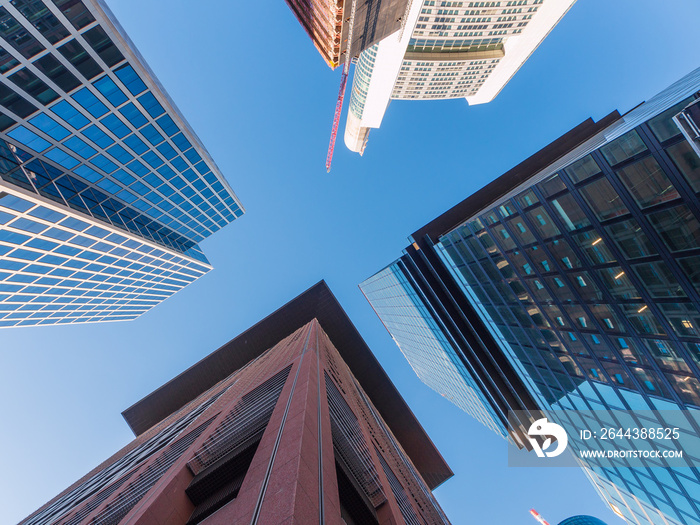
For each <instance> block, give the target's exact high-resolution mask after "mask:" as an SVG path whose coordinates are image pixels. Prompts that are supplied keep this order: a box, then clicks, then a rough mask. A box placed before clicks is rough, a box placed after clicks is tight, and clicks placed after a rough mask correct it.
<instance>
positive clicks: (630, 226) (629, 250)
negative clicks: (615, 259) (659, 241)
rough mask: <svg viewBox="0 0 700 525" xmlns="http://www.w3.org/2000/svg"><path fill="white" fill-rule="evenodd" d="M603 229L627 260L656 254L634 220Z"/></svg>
mask: <svg viewBox="0 0 700 525" xmlns="http://www.w3.org/2000/svg"><path fill="white" fill-rule="evenodd" d="M605 229H606V230H607V232H608V234H609V235H610V237H612V239H613V241H614V242H615V244H616V245H617V247H618V248H619V249H620V250H621V251H622V252H623V254H624V255H625V257H627V258H628V259H635V258H637V257H645V256H647V255H655V254H656V253H657V251H656V248H654V246H653V245H652V244H651V241H650V240H649V238H648V237H647V236H646V234H645V233H644V232H643V231H642V229H641V227H640V226H639V224H638V223H637V221H636V220H634V219H629V220H626V221H623V222H618V223H616V224H612V225H610V226H606V227H605Z"/></svg>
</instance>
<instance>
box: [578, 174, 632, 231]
mask: <svg viewBox="0 0 700 525" xmlns="http://www.w3.org/2000/svg"><path fill="white" fill-rule="evenodd" d="M579 191H580V193H581V195H582V196H583V198H584V199H585V200H586V202H587V203H588V205H589V206H590V207H591V209H592V210H593V212H594V213H595V214H596V216H597V217H598V220H601V221H605V220H608V219H612V218H614V217H619V216H620V215H625V214H626V213H629V210H628V209H627V207H626V206H625V205H624V203H623V202H622V199H620V196H619V195H618V194H617V192H616V191H615V189H614V188H613V187H612V186H611V185H610V182H608V180H607V179H599V180H597V181H595V182H592V183H591V184H587V185H586V186H584V187H583V188H581V189H580V190H579Z"/></svg>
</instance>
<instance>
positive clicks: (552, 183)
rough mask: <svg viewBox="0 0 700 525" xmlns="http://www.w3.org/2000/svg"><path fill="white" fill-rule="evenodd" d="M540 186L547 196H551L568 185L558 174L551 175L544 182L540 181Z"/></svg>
mask: <svg viewBox="0 0 700 525" xmlns="http://www.w3.org/2000/svg"><path fill="white" fill-rule="evenodd" d="M538 186H539V188H540V190H541V191H542V193H544V195H545V197H550V196H552V195H554V194H555V193H559V192H560V191H562V190H564V189H566V185H565V184H564V183H563V182H562V180H561V178H560V177H559V175H558V174H557V175H554V176H553V177H550V178H549V179H547V180H546V181H544V182H540V183H539V184H538Z"/></svg>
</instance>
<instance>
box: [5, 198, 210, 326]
mask: <svg viewBox="0 0 700 525" xmlns="http://www.w3.org/2000/svg"><path fill="white" fill-rule="evenodd" d="M0 225H1V227H0V328H1V327H11V326H31V325H47V324H66V323H84V322H100V321H127V320H131V319H134V318H136V317H138V316H139V315H141V314H142V313H144V312H146V311H147V310H149V309H150V308H152V307H153V306H155V305H157V304H158V303H160V302H161V301H163V300H164V299H166V298H168V297H169V296H171V295H172V294H174V293H175V292H177V291H179V290H181V289H182V288H184V287H185V286H187V285H188V284H189V283H191V282H193V281H194V280H195V279H197V278H198V277H201V276H202V275H204V274H205V273H206V272H208V271H209V270H210V267H209V266H208V265H203V264H202V263H200V262H198V261H195V260H192V259H189V258H186V257H183V256H182V255H180V254H177V253H175V252H169V251H167V250H165V249H161V248H159V247H157V246H156V245H155V244H153V243H147V242H144V241H143V240H136V239H134V238H132V237H128V236H126V235H123V234H122V232H119V230H117V229H116V228H106V227H104V226H102V225H99V224H97V223H96V221H92V222H88V221H86V220H80V219H78V218H76V217H75V216H73V215H71V214H67V213H66V212H65V210H61V208H59V207H58V206H55V205H53V204H52V203H50V202H44V203H41V202H37V199H32V198H31V197H30V196H29V195H23V196H19V195H13V194H9V193H0Z"/></svg>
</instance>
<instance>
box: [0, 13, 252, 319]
mask: <svg viewBox="0 0 700 525" xmlns="http://www.w3.org/2000/svg"><path fill="white" fill-rule="evenodd" d="M104 9H105V8H104V7H103V5H102V4H101V2H98V1H96V0H86V1H85V2H81V1H80V0H71V1H65V0H45V1H38V0H33V1H29V0H11V1H9V2H3V3H2V5H1V6H0V19H1V20H2V24H0V73H1V76H0V179H1V180H0V191H2V192H3V193H6V194H8V195H9V196H11V197H12V198H14V199H19V200H20V201H24V202H26V203H31V204H32V205H37V206H41V207H43V208H46V209H52V210H56V211H57V213H62V214H64V215H65V216H68V217H72V218H74V219H76V220H78V221H82V222H83V223H86V224H90V225H91V226H95V227H99V228H102V229H103V231H105V232H107V231H108V232H110V234H112V233H114V234H117V235H118V236H119V237H124V239H128V240H129V241H130V243H131V244H132V245H133V246H137V245H138V246H142V247H146V246H147V248H144V249H145V250H147V251H148V252H149V253H151V254H153V253H157V254H161V253H162V254H163V255H162V256H161V255H158V256H157V257H159V258H160V261H159V262H160V263H163V264H165V265H166V266H167V265H169V264H172V261H178V262H177V263H175V264H176V265H177V266H178V268H179V267H181V268H184V269H187V268H190V269H192V270H191V271H193V272H194V274H196V275H194V274H193V275H189V273H188V272H187V271H185V272H184V273H183V276H184V275H187V276H188V278H187V279H185V281H186V282H191V281H192V280H194V278H196V277H198V276H200V275H201V274H202V273H204V272H206V271H208V270H209V269H210V266H209V264H208V262H207V260H206V258H205V257H204V255H203V254H202V252H201V250H200V249H199V247H198V244H197V243H199V242H200V241H201V240H203V239H204V238H206V237H208V236H209V235H211V234H212V233H214V232H216V231H217V230H219V229H220V228H221V227H223V226H225V225H226V224H228V223H229V222H232V221H233V220H235V219H236V218H237V217H240V216H241V215H242V214H243V209H242V207H241V205H240V203H239V201H238V199H237V197H236V196H235V194H234V193H233V191H232V190H231V188H230V187H229V185H228V183H227V182H226V180H225V179H224V178H223V176H222V174H221V173H220V172H219V170H218V168H217V167H216V165H215V164H214V162H213V161H212V160H211V158H210V156H209V154H208V153H207V152H206V150H205V149H204V147H203V146H202V145H201V143H200V142H199V139H198V138H197V137H196V135H195V134H194V133H193V132H192V130H191V129H190V128H189V125H188V124H187V123H186V121H185V120H184V119H183V118H182V116H181V115H180V113H179V112H178V110H177V109H176V108H175V107H174V105H173V104H172V102H171V101H170V100H169V98H168V96H167V94H166V93H165V92H164V91H163V90H162V88H161V87H160V85H159V83H158V82H157V80H156V79H155V78H154V77H153V76H152V74H151V73H150V70H149V69H148V68H147V66H146V65H145V64H144V63H143V62H142V60H141V59H140V57H139V55H138V54H137V52H136V51H135V50H133V49H132V48H131V47H130V45H129V40H128V37H126V35H124V34H123V33H122V32H121V30H120V28H119V27H118V25H117V24H116V22H114V21H113V19H112V18H111V15H110V14H109V13H107V12H105V10H104ZM30 211H31V210H30ZM15 212H16V210H13V211H11V212H8V211H7V208H3V214H8V213H9V214H10V215H12V217H9V218H7V219H6V220H4V222H3V227H2V232H0V233H2V235H3V236H4V237H5V238H7V239H9V238H14V239H17V237H16V236H15V234H17V233H18V230H22V227H21V225H22V224H23V223H22V221H21V220H20V219H22V220H28V219H27V218H26V217H19V216H17V215H15V214H14V213H15ZM12 218H14V221H12ZM11 221H12V222H11ZM42 224H45V223H42ZM59 226H60V225H59ZM31 227H32V228H34V230H32V231H29V232H27V231H25V230H22V231H23V233H22V235H24V236H25V237H31V240H26V241H24V242H23V243H19V244H18V243H14V244H13V243H12V242H11V241H7V240H6V239H2V240H0V252H2V253H3V254H4V255H2V256H1V258H0V263H2V264H5V265H7V266H16V265H17V264H16V260H15V259H16V257H15V256H16V254H17V251H16V249H15V247H16V246H17V245H21V246H23V247H31V248H34V249H36V250H38V252H37V253H41V252H45V253H46V254H47V255H48V253H49V252H51V251H52V250H55V249H56V248H55V247H51V243H50V241H47V240H46V239H44V238H43V233H41V232H42V230H41V229H38V228H39V227H38V226H31ZM117 232H118V233H117ZM104 238H105V237H101V239H104ZM93 240H95V239H93ZM28 243H33V244H28ZM47 243H48V244H47ZM117 244H118V245H121V248H120V250H123V249H131V248H125V247H124V245H122V243H117ZM13 249H15V251H12V250H13ZM134 249H135V248H134ZM32 257H33V256H32ZM151 257H152V256H151ZM33 260H37V259H33ZM110 264H111V263H110ZM156 267H159V265H156ZM13 271H15V272H18V273H19V274H20V275H24V274H25V273H27V275H26V276H25V277H23V278H24V279H26V280H27V281H26V282H33V281H31V279H32V278H33V277H37V278H38V277H39V276H37V275H36V274H35V273H34V272H29V270H28V269H27V268H26V267H25V268H24V269H20V270H13ZM177 271H178V272H179V271H180V270H177ZM166 273H167V272H166ZM15 277H16V274H15ZM166 278H170V276H168V277H166ZM73 280H76V281H79V279H73ZM145 284H147V283H146V282H140V283H139V286H140V287H142V286H141V285H145ZM3 286H5V285H4V284H3ZM172 286H175V287H176V288H177V289H179V288H181V287H182V285H181V283H178V284H174V283H173V284H172ZM13 290H14V289H13ZM173 291H176V290H172V291H171V293H172V292H173ZM22 292H23V293H24V292H25V291H24V290H23V291H22ZM42 293H43V292H42V290H40V289H38V288H37V289H36V290H35V291H33V292H32V293H31V294H29V295H27V297H31V299H29V300H28V301H27V302H31V301H33V300H34V298H37V297H40V296H41V294H42ZM25 295H26V294H25ZM13 299H16V297H13ZM134 299H136V298H134ZM144 299H146V298H144ZM153 300H154V298H152V297H148V298H147V301H148V308H150V307H151V306H153V305H154V304H157V302H158V301H155V302H153ZM159 300H162V298H160V299H159ZM13 304H14V303H13ZM20 304H21V302H20ZM132 306H134V307H135V306H137V305H136V304H132ZM138 306H139V307H141V306H145V303H144V304H139V305H138ZM146 309H147V308H146ZM143 311H145V309H144V308H134V312H137V313H142V312H143ZM99 317H100V319H99V320H106V319H107V318H109V317H110V315H108V314H106V317H104V316H102V315H100V316H99ZM102 317H104V319H103V318H102ZM113 318H114V319H116V318H119V319H122V318H123V316H122V315H119V316H115V317H113ZM50 319H51V318H44V319H42V320H41V322H42V323H43V324H46V323H50ZM95 319H97V318H95V317H94V316H90V317H83V316H80V317H76V318H73V320H72V321H71V322H77V321H89V320H95ZM2 323H5V324H4V325H5V326H11V325H12V323H10V322H9V321H8V319H7V318H3V320H2ZM16 324H31V323H25V322H24V321H22V322H18V323H16Z"/></svg>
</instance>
